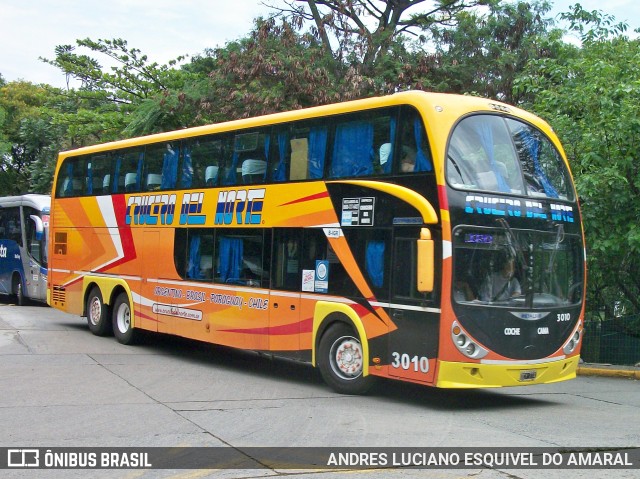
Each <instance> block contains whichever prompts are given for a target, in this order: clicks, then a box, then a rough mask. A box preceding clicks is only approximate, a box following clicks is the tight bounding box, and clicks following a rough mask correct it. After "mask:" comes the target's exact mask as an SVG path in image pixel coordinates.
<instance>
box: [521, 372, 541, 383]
mask: <svg viewBox="0 0 640 479" xmlns="http://www.w3.org/2000/svg"><path fill="white" fill-rule="evenodd" d="M537 375H538V371H535V370H534V371H520V381H534V380H535V379H536V376H537Z"/></svg>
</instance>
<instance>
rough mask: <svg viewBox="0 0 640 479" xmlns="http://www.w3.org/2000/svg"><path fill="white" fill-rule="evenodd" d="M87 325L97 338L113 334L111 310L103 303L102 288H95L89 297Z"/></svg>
mask: <svg viewBox="0 0 640 479" xmlns="http://www.w3.org/2000/svg"><path fill="white" fill-rule="evenodd" d="M86 310H87V323H88V324H89V330H90V331H91V332H92V333H93V334H95V335H96V336H107V335H108V334H111V323H110V322H109V308H108V307H107V305H106V304H104V301H102V293H101V292H100V288H98V287H97V286H96V287H94V288H93V289H92V290H91V292H90V293H89V296H88V297H87V307H86Z"/></svg>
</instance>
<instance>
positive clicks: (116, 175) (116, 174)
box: [111, 155, 122, 193]
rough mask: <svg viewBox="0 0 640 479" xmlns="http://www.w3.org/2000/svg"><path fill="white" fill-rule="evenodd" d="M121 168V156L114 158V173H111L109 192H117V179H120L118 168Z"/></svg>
mask: <svg viewBox="0 0 640 479" xmlns="http://www.w3.org/2000/svg"><path fill="white" fill-rule="evenodd" d="M121 167H122V156H120V155H118V157H117V158H116V168H115V171H114V172H113V180H112V183H111V192H112V193H117V192H118V179H119V178H120V168H121Z"/></svg>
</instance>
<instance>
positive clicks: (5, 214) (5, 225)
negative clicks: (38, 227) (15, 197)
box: [0, 206, 22, 246]
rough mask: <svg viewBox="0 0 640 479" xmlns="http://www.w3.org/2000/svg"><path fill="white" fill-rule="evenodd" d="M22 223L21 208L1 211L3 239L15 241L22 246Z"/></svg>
mask: <svg viewBox="0 0 640 479" xmlns="http://www.w3.org/2000/svg"><path fill="white" fill-rule="evenodd" d="M21 224H22V223H21V221H20V208H19V207H17V206H16V207H9V208H3V209H2V210H1V211H0V232H1V233H2V235H1V237H2V238H6V239H8V240H11V241H15V242H16V243H18V244H19V245H20V246H22V227H21Z"/></svg>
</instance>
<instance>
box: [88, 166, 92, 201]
mask: <svg viewBox="0 0 640 479" xmlns="http://www.w3.org/2000/svg"><path fill="white" fill-rule="evenodd" d="M87 194H89V195H92V194H93V168H92V164H91V162H89V163H88V164H87Z"/></svg>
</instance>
